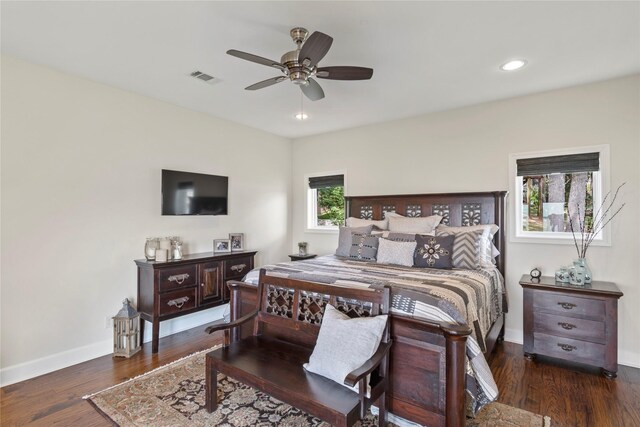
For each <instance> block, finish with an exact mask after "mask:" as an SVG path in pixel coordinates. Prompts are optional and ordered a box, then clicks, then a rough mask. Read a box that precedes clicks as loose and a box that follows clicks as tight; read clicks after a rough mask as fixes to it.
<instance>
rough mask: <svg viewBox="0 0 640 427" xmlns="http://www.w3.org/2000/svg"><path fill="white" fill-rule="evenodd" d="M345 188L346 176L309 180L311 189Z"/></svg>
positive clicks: (314, 177) (320, 177)
mask: <svg viewBox="0 0 640 427" xmlns="http://www.w3.org/2000/svg"><path fill="white" fill-rule="evenodd" d="M340 186H344V175H330V176H313V177H310V178H309V188H328V187H340Z"/></svg>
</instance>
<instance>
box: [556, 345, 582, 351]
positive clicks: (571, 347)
mask: <svg viewBox="0 0 640 427" xmlns="http://www.w3.org/2000/svg"><path fill="white" fill-rule="evenodd" d="M558 347H560V348H561V349H563V350H564V351H573V350H577V349H578V347H576V346H575V345H569V344H561V343H558Z"/></svg>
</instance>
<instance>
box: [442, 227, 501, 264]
mask: <svg viewBox="0 0 640 427" xmlns="http://www.w3.org/2000/svg"><path fill="white" fill-rule="evenodd" d="M484 233H485V232H484V230H471V231H463V232H457V233H451V234H450V233H446V232H441V231H436V235H437V236H454V237H455V240H454V242H453V266H454V267H455V268H466V269H468V270H475V269H478V268H481V267H482V266H483V265H484V264H485V263H486V262H487V260H486V255H487V252H486V250H484V249H483V246H484V244H483V243H484V242H485V241H486V237H484ZM489 262H490V261H489Z"/></svg>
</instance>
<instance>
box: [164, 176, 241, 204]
mask: <svg viewBox="0 0 640 427" xmlns="http://www.w3.org/2000/svg"><path fill="white" fill-rule="evenodd" d="M228 189H229V178H228V177H226V176H218V175H205V174H202V173H192V172H181V171H172V170H166V169H162V215H227V193H228Z"/></svg>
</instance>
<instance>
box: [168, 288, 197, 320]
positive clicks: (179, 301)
mask: <svg viewBox="0 0 640 427" xmlns="http://www.w3.org/2000/svg"><path fill="white" fill-rule="evenodd" d="M159 297H160V309H159V312H160V313H159V314H160V316H166V315H168V314H173V313H178V312H181V311H187V310H189V309H192V308H194V307H195V306H196V288H195V286H194V287H191V288H187V289H180V290H177V291H173V292H165V293H163V294H160V295H159Z"/></svg>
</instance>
